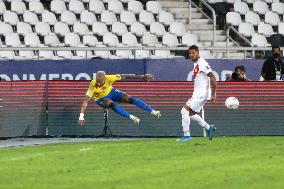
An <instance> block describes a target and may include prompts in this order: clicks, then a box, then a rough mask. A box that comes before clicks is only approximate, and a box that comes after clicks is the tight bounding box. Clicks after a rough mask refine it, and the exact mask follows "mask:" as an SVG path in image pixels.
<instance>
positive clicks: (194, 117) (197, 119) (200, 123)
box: [190, 114, 210, 130]
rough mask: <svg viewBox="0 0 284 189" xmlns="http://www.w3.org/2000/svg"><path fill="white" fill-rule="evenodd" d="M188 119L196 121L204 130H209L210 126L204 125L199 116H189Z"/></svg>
mask: <svg viewBox="0 0 284 189" xmlns="http://www.w3.org/2000/svg"><path fill="white" fill-rule="evenodd" d="M190 118H191V119H192V120H194V121H196V122H197V123H198V124H199V125H200V126H201V127H203V128H205V129H206V130H209V128H210V125H209V124H208V123H206V122H205V121H204V120H203V119H202V118H201V117H200V116H199V115H197V114H195V115H193V116H190Z"/></svg>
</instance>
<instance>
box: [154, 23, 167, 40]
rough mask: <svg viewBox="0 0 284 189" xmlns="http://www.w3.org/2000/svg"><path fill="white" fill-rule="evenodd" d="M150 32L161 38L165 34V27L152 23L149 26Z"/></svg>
mask: <svg viewBox="0 0 284 189" xmlns="http://www.w3.org/2000/svg"><path fill="white" fill-rule="evenodd" d="M150 32H151V33H153V34H155V35H157V36H158V37H161V36H163V34H164V33H165V32H166V30H165V26H164V25H163V24H161V23H159V22H153V23H152V24H151V25H150Z"/></svg>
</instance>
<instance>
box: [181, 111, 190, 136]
mask: <svg viewBox="0 0 284 189" xmlns="http://www.w3.org/2000/svg"><path fill="white" fill-rule="evenodd" d="M180 112H181V117H182V119H181V120H182V130H183V135H184V136H190V131H189V125H190V117H189V112H188V111H187V110H186V109H185V108H182V109H181V111H180Z"/></svg>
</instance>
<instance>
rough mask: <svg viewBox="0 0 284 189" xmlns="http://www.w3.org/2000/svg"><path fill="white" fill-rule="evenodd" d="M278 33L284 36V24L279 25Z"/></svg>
mask: <svg viewBox="0 0 284 189" xmlns="http://www.w3.org/2000/svg"><path fill="white" fill-rule="evenodd" d="M278 33H279V34H282V35H284V22H280V23H279V24H278Z"/></svg>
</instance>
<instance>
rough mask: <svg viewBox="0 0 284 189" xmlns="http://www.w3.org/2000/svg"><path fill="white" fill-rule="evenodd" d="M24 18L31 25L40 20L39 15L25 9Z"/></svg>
mask: <svg viewBox="0 0 284 189" xmlns="http://www.w3.org/2000/svg"><path fill="white" fill-rule="evenodd" d="M23 18H24V22H26V23H29V24H31V25H35V24H36V23H38V22H39V20H38V17H37V15H36V14H35V13H34V12H31V11H25V12H24V15H23Z"/></svg>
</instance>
